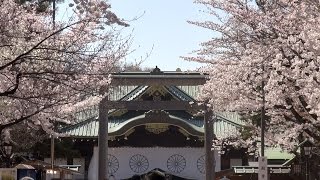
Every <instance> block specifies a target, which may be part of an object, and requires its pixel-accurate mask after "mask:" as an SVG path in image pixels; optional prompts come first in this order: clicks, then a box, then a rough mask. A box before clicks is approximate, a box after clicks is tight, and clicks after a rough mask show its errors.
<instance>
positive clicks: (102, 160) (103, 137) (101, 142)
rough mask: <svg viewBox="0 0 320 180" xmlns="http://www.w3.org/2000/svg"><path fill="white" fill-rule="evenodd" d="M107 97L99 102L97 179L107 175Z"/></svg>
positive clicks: (104, 178) (105, 177)
mask: <svg viewBox="0 0 320 180" xmlns="http://www.w3.org/2000/svg"><path fill="white" fill-rule="evenodd" d="M107 101H108V98H107V97H105V98H103V99H102V100H101V101H100V103H99V137H98V138H99V139H98V149H99V153H98V154H99V168H98V179H99V180H106V179H107V177H108V169H107V164H108V159H107V157H108V156H107V154H108V109H107V108H106V107H107V106H106V102H107Z"/></svg>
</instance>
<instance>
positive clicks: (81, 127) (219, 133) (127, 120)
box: [62, 71, 244, 138]
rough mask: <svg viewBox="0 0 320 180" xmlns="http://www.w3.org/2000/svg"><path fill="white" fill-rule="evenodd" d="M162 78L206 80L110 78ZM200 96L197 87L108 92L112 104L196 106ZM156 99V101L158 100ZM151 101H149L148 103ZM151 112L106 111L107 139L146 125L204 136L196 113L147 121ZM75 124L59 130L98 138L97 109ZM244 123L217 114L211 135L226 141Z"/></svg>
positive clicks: (128, 87)
mask: <svg viewBox="0 0 320 180" xmlns="http://www.w3.org/2000/svg"><path fill="white" fill-rule="evenodd" d="M153 76H161V77H162V78H169V79H170V78H175V77H179V78H191V77H194V78H203V79H204V78H205V76H204V75H203V74H200V73H197V72H195V73H189V72H161V71H155V72H130V73H116V74H113V77H118V78H123V77H124V78H129V79H130V78H134V77H138V78H143V77H144V78H150V77H153ZM199 93H200V85H192V84H191V85H183V86H174V85H166V86H165V85H149V86H147V85H139V86H132V85H113V86H112V87H111V88H110V90H109V100H111V101H141V100H142V101H144V100H148V101H150V100H151V101H152V100H153V101H154V99H152V98H160V99H158V100H161V101H172V100H173V101H186V102H195V101H196V100H195V99H196V97H197V96H198V94H199ZM157 96H158V97H157ZM150 98H151V99H150ZM156 113H157V112H154V111H127V110H116V109H113V110H109V121H108V133H109V136H121V135H123V134H124V133H125V132H126V131H128V130H130V128H133V127H136V126H139V125H145V124H148V123H157V124H159V123H160V124H161V123H166V124H170V125H174V126H178V127H180V128H182V129H184V130H185V131H186V132H187V133H188V134H190V135H194V136H203V135H204V121H203V116H199V115H195V114H196V111H193V112H187V111H163V110H162V111H161V113H162V116H161V118H157V117H156V118H155V117H153V118H148V116H150V115H156V116H157V114H156ZM77 119H78V120H77V123H76V124H74V125H71V126H68V127H65V128H63V129H62V133H66V134H67V135H70V136H73V137H82V138H95V137H97V136H98V129H99V122H98V108H97V107H90V108H89V107H88V109H86V110H83V111H80V112H79V113H77ZM243 124H244V123H243V121H242V120H241V119H240V116H239V115H237V114H236V113H230V112H223V113H217V114H216V122H215V123H214V134H215V135H216V137H217V138H222V137H227V136H229V135H231V134H233V135H234V134H235V133H236V132H238V131H239V129H240V128H241V127H242V126H243Z"/></svg>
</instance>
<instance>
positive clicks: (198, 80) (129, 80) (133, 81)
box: [111, 74, 206, 86]
mask: <svg viewBox="0 0 320 180" xmlns="http://www.w3.org/2000/svg"><path fill="white" fill-rule="evenodd" d="M111 78H112V80H111V85H127V86H128V85H131V86H134V85H136V86H154V85H165V86H169V85H172V86H196V85H203V84H205V82H206V76H205V75H151V74H146V75H135V76H132V75H111Z"/></svg>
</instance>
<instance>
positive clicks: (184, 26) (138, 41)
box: [110, 0, 213, 71]
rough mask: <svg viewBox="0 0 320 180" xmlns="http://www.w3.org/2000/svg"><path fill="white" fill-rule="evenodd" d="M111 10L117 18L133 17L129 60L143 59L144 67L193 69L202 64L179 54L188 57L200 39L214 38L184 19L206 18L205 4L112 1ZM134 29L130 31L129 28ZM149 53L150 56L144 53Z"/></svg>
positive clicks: (187, 0)
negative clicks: (190, 60) (131, 51)
mask: <svg viewBox="0 0 320 180" xmlns="http://www.w3.org/2000/svg"><path fill="white" fill-rule="evenodd" d="M110 3H111V7H112V9H113V11H114V12H115V13H116V14H117V15H118V17H120V18H124V19H125V20H132V19H134V18H135V17H139V18H138V19H137V20H134V21H131V22H130V23H129V24H130V27H129V28H128V32H130V33H131V32H132V35H133V38H134V39H133V44H132V48H133V49H135V52H134V53H132V54H130V55H129V56H128V57H127V60H128V61H133V62H134V61H137V62H139V61H140V60H141V59H145V58H146V57H147V58H146V59H145V60H144V61H143V62H142V66H144V67H155V66H158V67H159V68H160V69H161V70H170V71H171V70H172V71H174V70H176V68H181V69H182V70H193V69H195V68H197V67H200V66H202V64H199V63H195V62H188V61H185V60H183V59H182V58H180V56H190V53H192V51H193V50H197V49H199V48H200V46H199V44H200V43H201V42H204V41H207V40H209V39H210V38H212V37H213V32H212V31H210V30H207V29H204V28H200V27H197V26H195V25H192V24H189V23H187V20H200V21H201V20H206V19H208V18H209V17H208V15H207V14H206V13H204V12H202V11H203V10H205V7H204V6H202V5H198V4H194V3H193V0H111V1H110ZM132 30H133V31H132ZM148 53H150V55H149V56H147V55H146V54H148Z"/></svg>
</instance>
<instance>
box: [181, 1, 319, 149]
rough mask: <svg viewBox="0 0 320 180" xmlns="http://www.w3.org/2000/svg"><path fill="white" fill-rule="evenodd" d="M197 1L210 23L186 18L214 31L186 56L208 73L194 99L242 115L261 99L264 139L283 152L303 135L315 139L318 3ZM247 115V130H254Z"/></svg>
mask: <svg viewBox="0 0 320 180" xmlns="http://www.w3.org/2000/svg"><path fill="white" fill-rule="evenodd" d="M197 2H198V3H200V4H203V5H205V6H206V7H207V12H208V13H209V14H210V15H212V21H205V22H192V21H191V22H190V23H191V24H194V25H197V26H200V27H203V28H207V29H209V30H212V31H215V32H216V33H217V36H216V37H213V38H212V39H210V40H208V41H207V42H204V43H202V44H201V45H202V48H201V49H200V50H198V51H196V52H197V55H196V56H195V57H186V58H185V59H187V60H191V61H198V62H203V63H207V64H208V65H207V66H206V67H205V68H204V71H205V72H208V73H209V77H210V78H209V80H208V81H207V83H206V84H205V85H204V87H203V89H202V91H203V93H202V96H201V97H200V98H201V99H202V100H204V99H209V102H210V104H211V105H212V107H213V109H214V110H215V111H236V112H239V113H243V114H245V115H246V116H247V117H254V116H257V115H258V116H259V113H260V110H261V107H262V105H263V104H265V107H266V115H267V127H268V128H267V134H266V137H267V139H268V143H270V144H274V145H280V146H281V147H283V148H284V149H289V150H292V149H294V148H295V147H296V146H297V145H298V144H299V142H302V141H303V140H304V139H307V138H308V139H309V140H311V141H313V142H314V143H315V144H319V143H320V71H319V67H320V43H319V40H320V34H319V33H320V32H319V28H320V27H319V26H320V16H319V15H320V2H318V1H309V0H302V1H298V0H223V1H222V0H199V1H197ZM263 98H265V103H263ZM253 119H254V118H251V119H250V120H248V127H250V128H248V129H250V130H252V134H251V135H255V136H257V135H258V133H259V131H260V130H259V127H256V126H254V125H253V123H252V122H253V121H252V120H253ZM239 136H240V135H239ZM255 139H256V138H255V137H250V138H249V137H248V138H247V139H246V140H248V141H247V142H246V143H252V142H253V141H255ZM241 142H243V141H241Z"/></svg>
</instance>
